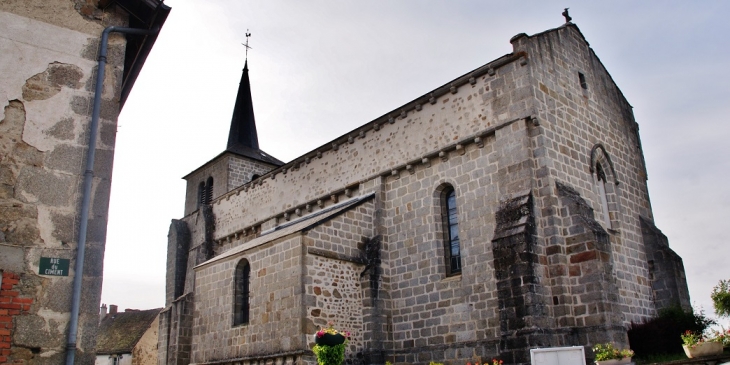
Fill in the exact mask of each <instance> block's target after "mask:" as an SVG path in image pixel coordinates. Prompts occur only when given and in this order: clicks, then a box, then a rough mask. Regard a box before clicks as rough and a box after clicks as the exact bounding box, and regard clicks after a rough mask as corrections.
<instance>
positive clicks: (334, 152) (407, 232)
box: [160, 23, 689, 365]
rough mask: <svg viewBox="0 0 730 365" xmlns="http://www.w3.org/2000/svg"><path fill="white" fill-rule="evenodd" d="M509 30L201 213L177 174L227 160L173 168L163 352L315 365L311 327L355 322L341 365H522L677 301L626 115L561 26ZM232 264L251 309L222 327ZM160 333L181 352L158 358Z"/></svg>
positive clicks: (614, 337) (668, 254)
mask: <svg viewBox="0 0 730 365" xmlns="http://www.w3.org/2000/svg"><path fill="white" fill-rule="evenodd" d="M511 42H512V45H513V48H514V52H513V53H511V54H508V55H505V56H503V57H500V58H498V59H496V60H494V61H492V62H490V63H487V64H486V65H484V66H481V67H479V68H477V69H475V70H473V71H470V72H468V73H466V74H464V75H463V76H460V77H459V78H457V79H455V80H452V81H450V82H448V83H446V84H444V85H443V86H442V87H439V88H437V89H434V90H432V91H429V92H427V93H425V94H424V95H422V96H419V97H417V98H415V99H414V100H413V101H412V102H410V103H408V104H406V105H403V106H401V107H399V108H397V109H395V110H392V111H390V112H388V113H386V114H384V115H383V116H382V117H380V118H377V119H375V120H373V121H371V122H370V123H367V124H365V125H363V126H361V127H359V128H357V129H355V130H353V131H351V132H350V133H347V134H345V135H344V136H342V137H340V138H337V139H335V140H333V141H331V142H329V143H326V144H324V145H322V146H320V147H318V148H316V149H314V150H312V151H310V152H308V153H306V154H304V155H302V156H301V157H298V158H296V159H294V160H293V161H290V162H288V163H286V164H284V165H283V166H280V167H275V166H271V167H270V169H269V170H267V171H266V172H264V173H261V174H259V175H260V176H258V177H257V178H255V179H253V180H252V181H249V182H245V181H244V183H243V185H241V186H235V187H234V186H233V185H235V184H233V185H231V184H229V191H226V192H221V193H220V194H218V193H216V194H214V195H215V196H216V198H215V199H213V201H212V202H211V204H210V205H206V206H203V207H200V208H197V206H196V205H195V204H194V202H195V199H196V198H195V195H194V194H193V192H192V190H191V188H190V186H197V185H196V184H198V183H199V182H200V181H202V180H203V179H205V178H207V176H213V175H214V174H216V172H214V171H213V170H210V171H207V170H206V171H207V172H202V171H203V170H205V169H207V168H208V167H206V166H213V165H216V164H217V166H220V167H219V168H216V169H218V170H216V171H232V170H233V169H237V168H238V167H233V166H235V164H236V163H237V162H235V163H233V162H226V161H225V160H224V159H223V158H219V159H217V160H215V159H214V160H213V161H212V162H209V163H208V164H207V165H204V167H203V168H201V169H198V170H196V172H195V176H191V175H189V176H188V177H187V179H188V184H189V185H188V186H189V188H188V196H187V198H186V210H185V216H184V217H183V218H182V219H180V220H174V221H173V224H172V226H171V231H170V232H171V233H170V236H169V241H168V295H167V306H168V309H166V311H168V313H171V314H170V315H171V316H173V317H174V316H175V314H174V313H176V312H175V311H178V312H179V311H180V310H179V308H180V305H181V304H180V303H181V301H183V302H184V303H185V305H186V306H189V305H191V303H192V305H193V306H194V310H193V312H192V313H193V315H192V323H191V324H190V327H189V328H187V329H186V331H185V333H183V328H182V327H175V325H172V324H171V323H173V322H175V321H177V322H175V323H183V319H184V318H183V317H182V316H179V317H176V319H171V320H170V321H172V322H169V323H170V324H162V322H161V330H160V334H161V335H160V336H161V337H160V349H161V355H160V361H161V362H160V363H161V364H171V363H175V364H178V363H180V364H185V363H195V364H264V363H266V364H269V363H276V364H289V363H297V364H304V363H307V364H312V363H314V358H313V354H312V352H311V346H312V345H313V335H314V334H315V333H316V331H317V330H318V329H319V328H321V327H324V326H326V325H327V323H328V322H333V323H334V324H335V327H336V328H338V329H340V330H342V331H349V332H351V333H352V338H351V340H350V343H349V345H348V352H347V354H348V355H347V356H348V363H351V364H382V363H384V362H385V361H390V362H392V363H395V364H425V363H428V362H430V361H436V362H445V363H448V364H454V365H458V364H464V363H466V362H484V361H488V360H490V359H492V358H499V359H502V360H504V361H505V362H506V363H509V364H526V363H529V362H530V358H529V350H530V349H531V348H536V347H554V346H586V348H587V349H588V348H590V346H592V345H593V344H596V343H600V342H607V341H612V342H615V343H617V345H618V346H620V347H626V346H628V338H627V336H626V329H627V326H628V324H629V323H630V322H631V321H640V320H643V319H646V318H649V317H651V316H653V315H654V314H655V313H656V312H657V310H658V309H661V308H664V307H667V306H670V305H674V304H679V305H682V306H685V307H686V306H687V305H688V303H689V301H688V300H689V295H688V292H687V290H686V282H685V279H684V271H683V268H682V266H681V258H679V257H678V256H677V255H676V254H675V253H674V252H673V251H671V249H670V248H669V245H668V243H667V240H666V237H664V236H663V235H662V234H661V231H659V229H658V228H656V227H655V226H654V225H653V223H652V212H651V204H650V202H649V196H648V192H647V188H646V170H645V166H644V161H643V154H642V150H641V144H640V141H639V134H638V124H637V123H636V122H635V121H634V119H633V114H632V113H631V107H630V105H629V104H628V102H627V101H626V100H625V98H624V97H623V95H622V94H621V92H620V90H619V89H618V87H617V86H616V85H615V84H614V83H613V80H612V79H611V76H610V75H609V74H608V72H607V71H606V70H605V69H604V67H603V65H602V64H601V63H600V60H599V59H598V58H597V56H596V55H595V53H594V52H593V50H592V49H590V48H589V47H588V43H587V42H586V40H585V39H584V37H583V35H582V34H581V33H580V31H579V30H578V28H577V27H576V26H575V25H574V24H572V23H566V24H565V25H563V26H561V27H559V28H556V29H552V30H548V31H546V32H543V33H540V34H536V35H533V36H527V35H525V34H520V35H517V36H515V37H513V38H512V40H511ZM219 157H220V156H219ZM241 158H245V157H241ZM224 166H229V167H228V170H225V169H224ZM261 167H262V168H263V167H265V166H261ZM199 172H200V173H199ZM216 176H218V175H216ZM244 176H245V174H244ZM215 179H218V177H215ZM244 180H245V179H244ZM452 190H453V192H454V195H455V206H456V213H455V216H456V220H455V222H456V225H453V224H451V223H450V222H449V221H448V220H447V219H446V217H445V213H444V212H445V211H446V210H447V209H446V208H447V207H446V204H447V203H446V201H445V198H444V194H445V192H450V191H452ZM455 235H456V236H458V245H459V246H458V247H459V251H458V255H460V256H459V257H460V262H461V269H460V271H456V272H453V271H450V269H449V267H450V265H447V260H448V259H449V255H450V254H449V253H448V252H451V251H448V250H447V246H448V245H449V244H451V243H450V242H451V241H449V240H450V239H453V238H454V237H455ZM240 263H247V264H249V265H250V277H249V281H248V285H249V288H250V292H249V301H250V312H251V316H250V321H249V322H248V323H243V324H235V321H234V313H233V308H235V306H234V303H236V300H238V299H236V297H235V295H234V294H235V293H234V291H235V288H236V287H237V285H239V284H240V283H239V282H238V281H240V279H238V278H237V277H236V276H235V272H236V267H237V265H239V264H240ZM183 283H184V284H183ZM173 288H174V290H173ZM180 290H182V291H180ZM190 298H194V299H193V301H192V302H191V301H190ZM163 320H164V317H163ZM187 330H189V331H190V332H189V333H192V337H189V336H188V335H187V333H188V332H187ZM163 333H169V335H163ZM175 333H178V334H177V335H176V334H175ZM165 336H167V337H165ZM175 336H177V337H176V338H173V337H175ZM174 341H178V343H179V342H182V341H188V342H187V343H189V344H190V353H189V355H188V354H187V353H182V352H181V353H178V354H176V355H171V353H172V351H176V350H175V349H176V347H174V346H172V345H171V344H172V343H173V342H174ZM177 348H179V347H177ZM163 354H164V355H163ZM586 354H587V356H588V357H589V358H591V357H592V354H591V352H590V351H587V352H586ZM185 356H188V357H185Z"/></svg>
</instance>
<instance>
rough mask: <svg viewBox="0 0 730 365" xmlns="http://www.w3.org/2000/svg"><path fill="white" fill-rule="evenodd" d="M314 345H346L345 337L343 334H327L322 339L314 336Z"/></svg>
mask: <svg viewBox="0 0 730 365" xmlns="http://www.w3.org/2000/svg"><path fill="white" fill-rule="evenodd" d="M314 343H316V344H317V345H327V346H336V345H339V344H342V343H345V336H343V335H341V334H339V333H338V334H336V335H332V334H329V333H325V334H324V335H323V336H322V337H319V336H317V335H316V334H315V335H314Z"/></svg>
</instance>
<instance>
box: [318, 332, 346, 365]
mask: <svg viewBox="0 0 730 365" xmlns="http://www.w3.org/2000/svg"><path fill="white" fill-rule="evenodd" d="M349 339H350V332H345V333H344V334H343V333H340V332H339V331H337V330H336V329H334V327H333V323H332V322H329V323H328V324H327V327H326V328H323V329H320V330H319V331H317V333H316V334H315V335H314V343H315V345H314V348H312V352H314V354H315V355H316V356H317V364H318V365H341V364H342V363H343V362H344V361H345V347H346V346H347V342H348V340H349Z"/></svg>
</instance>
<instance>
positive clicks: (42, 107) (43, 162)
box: [0, 0, 126, 364]
mask: <svg viewBox="0 0 730 365" xmlns="http://www.w3.org/2000/svg"><path fill="white" fill-rule="evenodd" d="M114 9H115V7H112V8H110V10H109V11H106V12H104V11H101V10H100V9H98V8H97V7H96V6H95V5H89V3H88V2H85V1H65V0H49V1H19V0H11V1H3V2H2V3H0V49H2V50H3V51H2V52H0V95H2V98H1V99H0V109H1V110H2V115H0V136H2V138H0V267H2V269H3V270H4V274H7V275H11V274H12V275H13V279H12V280H17V283H16V284H15V285H16V286H15V290H13V291H17V293H18V295H19V296H18V297H19V298H28V299H32V303H30V304H29V308H27V309H24V310H23V312H21V313H20V314H18V315H17V316H15V317H13V327H12V328H11V327H5V328H4V331H9V332H10V333H8V334H6V336H4V337H5V338H12V342H11V343H12V345H11V346H10V348H9V349H7V348H6V349H4V350H5V352H6V353H5V355H4V356H5V357H6V360H7V361H8V362H12V361H16V360H17V361H32V362H34V363H36V364H44V363H49V364H50V363H54V364H57V363H61V362H62V361H63V357H64V356H65V351H66V350H65V345H66V344H65V342H66V336H67V333H68V323H69V317H70V316H69V312H70V308H71V292H72V289H71V288H72V282H73V278H74V276H75V275H77V273H75V272H74V267H75V265H76V262H75V261H76V260H75V258H76V246H77V242H76V240H77V236H78V224H79V221H78V220H79V212H80V209H79V207H80V200H81V190H82V187H81V184H82V180H83V173H84V170H85V152H86V146H87V144H88V140H89V135H88V128H89V122H90V115H91V111H92V100H93V91H94V90H93V89H94V87H95V81H96V80H95V72H96V64H97V63H96V54H97V50H98V42H99V37H100V35H101V32H102V30H103V29H104V27H106V26H108V25H124V24H125V23H126V19H125V17H126V16H125V15H123V14H121V13H117V12H116V11H115V10H114ZM102 18H103V19H104V21H102ZM124 49H125V40H124V37H122V36H119V35H113V36H112V37H110V39H109V57H108V60H107V62H108V66H107V69H106V70H107V71H106V74H105V80H104V85H105V88H104V90H103V93H102V104H101V105H102V108H101V120H100V126H99V131H98V133H99V135H98V143H97V147H96V148H97V150H96V159H95V164H94V179H93V183H92V184H93V185H92V196H91V206H90V217H89V218H90V220H89V228H88V236H87V243H86V258H85V264H84V273H83V276H84V279H83V284H82V295H81V308H80V313H81V314H80V319H79V336H78V351H77V355H76V358H77V362H78V363H81V364H91V363H93V362H94V350H93V349H94V346H95V334H96V326H97V323H98V310H99V309H98V308H99V301H100V296H101V284H102V263H103V257H104V242H105V235H106V219H107V211H108V203H109V191H110V186H111V173H112V161H113V153H114V142H115V134H116V118H117V114H118V112H119V110H118V109H119V96H120V89H121V88H120V85H121V77H122V68H123V61H124ZM41 257H56V258H63V259H69V260H70V268H69V269H70V273H68V276H42V275H39V274H38V266H39V261H40V258H41ZM78 274H81V273H78ZM8 350H9V353H7V351H8Z"/></svg>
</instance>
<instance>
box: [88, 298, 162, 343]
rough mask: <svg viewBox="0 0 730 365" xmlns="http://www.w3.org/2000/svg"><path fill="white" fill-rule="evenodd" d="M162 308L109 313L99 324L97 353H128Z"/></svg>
mask: <svg viewBox="0 0 730 365" xmlns="http://www.w3.org/2000/svg"><path fill="white" fill-rule="evenodd" d="M161 310H162V308H156V309H148V310H140V311H136V310H135V311H124V312H119V313H109V314H107V315H106V316H105V317H104V319H102V320H101V323H100V324H99V332H98V335H97V337H96V353H97V354H120V353H130V352H132V349H133V348H134V346H135V345H136V344H137V342H138V341H139V339H140V338H141V337H142V335H144V333H145V332H146V331H147V329H149V328H150V324H152V322H153V321H154V320H155V317H157V315H158V314H159V313H160V311H161Z"/></svg>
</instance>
